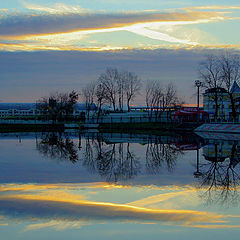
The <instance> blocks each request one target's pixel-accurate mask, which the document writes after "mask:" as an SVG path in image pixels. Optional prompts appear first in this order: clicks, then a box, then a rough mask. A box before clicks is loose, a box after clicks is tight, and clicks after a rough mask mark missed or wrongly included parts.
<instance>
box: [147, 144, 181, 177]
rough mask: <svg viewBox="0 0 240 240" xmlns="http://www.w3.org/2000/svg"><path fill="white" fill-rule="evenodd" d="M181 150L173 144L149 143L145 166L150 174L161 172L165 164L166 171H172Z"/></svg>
mask: <svg viewBox="0 0 240 240" xmlns="http://www.w3.org/2000/svg"><path fill="white" fill-rule="evenodd" d="M181 154H183V151H182V150H181V149H179V148H177V147H176V146H175V145H174V144H163V143H158V142H154V143H151V142H150V143H149V144H148V145H147V150H146V168H147V171H148V172H149V173H151V174H157V173H159V172H161V170H162V169H163V167H164V164H166V166H167V169H168V171H172V170H173V169H174V167H175V165H176V162H177V159H178V157H179V155H181Z"/></svg>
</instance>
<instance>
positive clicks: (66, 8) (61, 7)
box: [22, 1, 88, 14]
mask: <svg viewBox="0 0 240 240" xmlns="http://www.w3.org/2000/svg"><path fill="white" fill-rule="evenodd" d="M22 4H23V6H24V7H25V8H27V9H29V10H34V11H39V12H46V13H49V14H67V13H75V14H77V13H83V12H86V11H88V10H87V9H84V8H82V7H80V6H71V5H66V4H63V3H56V4H54V5H52V6H49V7H45V6H41V5H38V4H33V3H27V2H23V1H22Z"/></svg>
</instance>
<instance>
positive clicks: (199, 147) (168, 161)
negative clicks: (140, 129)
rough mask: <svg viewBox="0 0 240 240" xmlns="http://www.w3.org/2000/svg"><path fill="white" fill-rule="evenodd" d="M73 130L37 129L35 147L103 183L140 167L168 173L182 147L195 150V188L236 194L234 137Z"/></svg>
mask: <svg viewBox="0 0 240 240" xmlns="http://www.w3.org/2000/svg"><path fill="white" fill-rule="evenodd" d="M74 134H75V135H74V136H71V134H67V133H45V134H42V136H41V138H40V139H39V138H37V140H36V148H37V150H38V151H39V152H40V153H41V154H42V155H44V156H45V157H47V158H51V159H56V160H67V161H71V162H72V163H78V164H80V165H82V166H83V167H84V168H86V169H87V170H88V171H89V172H91V173H94V174H98V175H99V176H100V177H101V178H102V179H103V180H104V181H107V182H121V181H129V180H130V179H133V178H135V177H137V176H138V175H139V174H142V173H143V172H145V173H146V174H150V175H157V174H159V175H161V174H162V173H163V172H169V173H171V172H174V170H175V167H176V165H177V164H178V163H179V161H181V158H182V157H183V156H184V154H185V153H186V152H188V151H196V160H195V162H196V170H195V171H194V170H193V176H194V177H196V178H197V181H198V188H201V189H207V194H205V195H204V196H205V198H206V201H207V202H212V201H215V202H216V201H219V202H221V201H222V202H224V201H225V202H226V200H227V199H229V201H235V200H234V199H236V198H238V196H237V195H238V191H237V187H238V185H239V180H240V176H239V166H238V165H239V164H238V163H239V162H240V141H239V140H235V141H234V140H233V141H230V140H227V139H226V140H225V139H224V136H221V140H217V139H209V138H204V137H198V136H196V135H184V136H183V135H161V136H156V135H141V134H122V133H90V132H86V133H84V134H81V135H80V134H79V133H74ZM137 143H138V146H140V147H141V153H140V155H139V148H136V144H137ZM139 144H140V145H139ZM179 164H181V163H179ZM216 190H217V194H216ZM219 190H220V191H219ZM213 193H214V194H213Z"/></svg>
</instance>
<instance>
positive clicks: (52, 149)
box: [36, 132, 78, 163]
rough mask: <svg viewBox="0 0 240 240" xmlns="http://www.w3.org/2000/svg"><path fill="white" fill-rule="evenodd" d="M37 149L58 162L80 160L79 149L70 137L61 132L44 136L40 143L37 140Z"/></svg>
mask: <svg viewBox="0 0 240 240" xmlns="http://www.w3.org/2000/svg"><path fill="white" fill-rule="evenodd" d="M36 148H37V150H38V151H39V152H40V153H41V154H43V155H44V156H45V157H48V158H51V159H57V160H66V159H67V160H70V161H71V162H73V163H75V162H76V161H77V160H78V152H77V147H76V145H75V144H74V143H73V140H72V139H70V137H69V136H68V135H64V134H63V133H61V132H57V133H55V132H50V133H46V134H43V135H42V137H41V139H40V141H39V140H38V139H36Z"/></svg>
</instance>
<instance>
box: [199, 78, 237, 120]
mask: <svg viewBox="0 0 240 240" xmlns="http://www.w3.org/2000/svg"><path fill="white" fill-rule="evenodd" d="M230 93H232V96H233V99H234V102H235V108H236V112H237V116H238V117H239V113H240V87H239V85H238V84H237V83H236V82H234V83H233V85H232V88H231V89H230ZM203 108H204V111H206V112H208V113H209V119H210V120H211V119H215V118H217V119H218V120H221V121H224V120H231V119H232V104H231V99H230V95H229V93H228V92H227V91H226V89H224V88H221V87H217V88H210V89H207V90H206V91H205V92H204V94H203Z"/></svg>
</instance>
